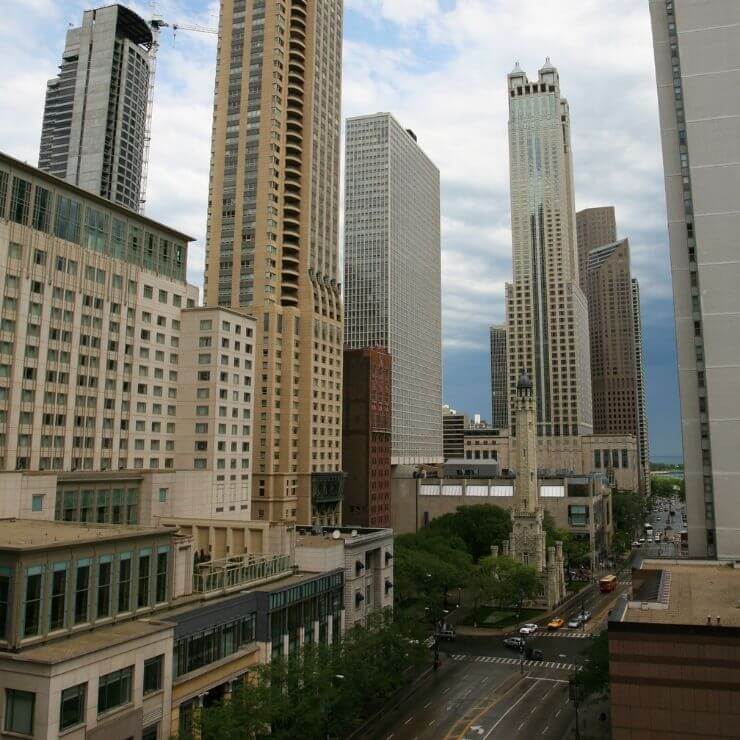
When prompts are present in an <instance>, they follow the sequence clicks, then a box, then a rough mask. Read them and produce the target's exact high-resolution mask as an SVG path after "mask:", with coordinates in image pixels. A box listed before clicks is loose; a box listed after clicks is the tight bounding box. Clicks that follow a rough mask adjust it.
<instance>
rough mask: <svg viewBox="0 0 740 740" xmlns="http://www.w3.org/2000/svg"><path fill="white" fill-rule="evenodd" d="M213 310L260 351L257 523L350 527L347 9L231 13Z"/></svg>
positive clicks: (215, 170)
mask: <svg viewBox="0 0 740 740" xmlns="http://www.w3.org/2000/svg"><path fill="white" fill-rule="evenodd" d="M218 48H219V51H218V60H217V68H216V94H215V102H214V112H213V143H212V159H211V180H210V189H209V196H208V231H207V245H206V277H205V297H206V303H207V304H208V305H221V306H232V307H241V308H246V309H247V310H248V311H249V312H250V313H251V314H253V315H254V316H255V317H257V320H258V332H257V336H256V342H255V350H256V352H255V355H256V358H257V367H256V368H255V378H256V382H257V387H256V388H255V394H256V399H255V400H256V403H255V413H256V418H255V424H254V426H255V437H254V441H255V455H254V460H255V467H254V478H253V481H254V483H253V501H254V511H255V513H256V515H257V517H260V516H261V517H264V518H266V519H271V520H276V519H298V520H299V521H300V522H310V521H313V522H314V523H319V524H327V525H331V524H337V523H339V521H340V518H341V497H342V491H343V483H344V476H343V475H342V472H341V463H342V449H341V441H342V436H341V414H342V411H341V408H342V301H341V289H340V285H339V282H338V280H337V278H338V274H337V270H338V264H339V243H338V232H337V229H338V219H339V136H340V102H341V80H342V2H341V0H324V1H323V2H319V3H314V2H306V0H285V2H281V3H274V2H265V0H223V2H222V3H221V17H220V24H219V47H218Z"/></svg>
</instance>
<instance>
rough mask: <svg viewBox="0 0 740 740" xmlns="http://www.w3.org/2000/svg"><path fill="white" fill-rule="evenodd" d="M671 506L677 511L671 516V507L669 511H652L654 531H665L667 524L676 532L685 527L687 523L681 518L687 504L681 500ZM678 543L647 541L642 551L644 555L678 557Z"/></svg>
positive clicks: (651, 517)
mask: <svg viewBox="0 0 740 740" xmlns="http://www.w3.org/2000/svg"><path fill="white" fill-rule="evenodd" d="M670 506H671V508H672V509H673V510H674V511H675V514H673V516H671V513H670V508H669V509H668V510H667V511H658V512H651V514H650V523H651V524H652V525H653V531H654V532H655V533H656V534H657V533H658V532H661V533H662V532H663V531H664V530H665V529H666V527H667V526H669V525H670V527H671V529H673V531H674V532H680V531H681V530H683V529H685V525H684V523H683V520H682V518H681V513H682V512H683V510H684V507H685V505H684V504H682V503H681V502H680V501H678V502H676V504H671V505H670ZM676 550H677V545H674V544H673V543H671V542H659V543H654V544H649V543H647V542H646V543H645V544H644V545H643V546H642V547H641V548H640V553H641V554H642V555H643V556H644V557H676V556H677V552H676Z"/></svg>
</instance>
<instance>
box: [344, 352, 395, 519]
mask: <svg viewBox="0 0 740 740" xmlns="http://www.w3.org/2000/svg"><path fill="white" fill-rule="evenodd" d="M343 393H344V409H343V411H342V418H343V419H344V426H343V427H342V468H343V469H344V471H345V472H346V473H347V485H346V488H345V495H344V501H343V502H342V521H343V522H344V523H345V524H348V525H352V526H362V527H389V526H390V522H391V425H392V397H393V393H392V360H391V356H390V355H389V354H388V352H387V351H386V350H385V349H383V348H382V347H366V348H364V349H357V350H345V352H344V389H343Z"/></svg>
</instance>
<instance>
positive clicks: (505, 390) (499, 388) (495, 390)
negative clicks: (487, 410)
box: [491, 324, 509, 429]
mask: <svg viewBox="0 0 740 740" xmlns="http://www.w3.org/2000/svg"><path fill="white" fill-rule="evenodd" d="M491 426H492V427H493V428H494V429H507V428H508V426H509V371H508V369H507V357H506V325H505V324H501V325H498V326H492V327H491Z"/></svg>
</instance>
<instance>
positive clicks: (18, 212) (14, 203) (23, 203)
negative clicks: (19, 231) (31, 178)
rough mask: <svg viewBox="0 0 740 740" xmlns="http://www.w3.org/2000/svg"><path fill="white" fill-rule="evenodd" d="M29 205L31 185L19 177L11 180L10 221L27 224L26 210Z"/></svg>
mask: <svg viewBox="0 0 740 740" xmlns="http://www.w3.org/2000/svg"><path fill="white" fill-rule="evenodd" d="M30 203H31V183H30V182H28V181H27V180H22V179H21V178H20V177H14V178H13V194H12V197H11V200H10V220H11V221H15V222H16V223H17V224H24V225H25V224H26V223H28V208H29V205H30Z"/></svg>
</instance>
